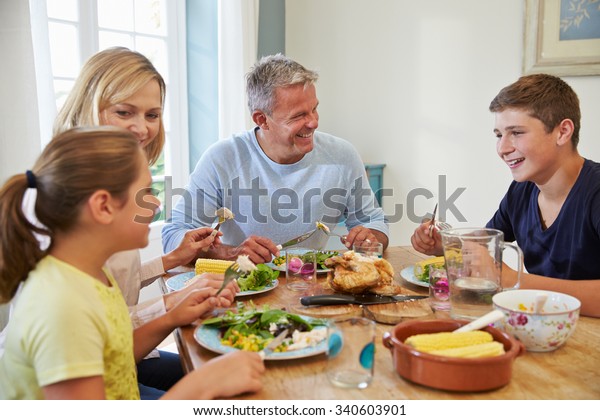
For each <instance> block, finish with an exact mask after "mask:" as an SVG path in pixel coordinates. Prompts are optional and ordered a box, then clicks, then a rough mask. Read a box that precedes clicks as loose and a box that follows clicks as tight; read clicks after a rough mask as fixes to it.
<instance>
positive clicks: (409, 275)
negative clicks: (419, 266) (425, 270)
mask: <svg viewBox="0 0 600 420" xmlns="http://www.w3.org/2000/svg"><path fill="white" fill-rule="evenodd" d="M400 275H401V276H402V278H403V279H404V280H406V281H407V282H409V283H412V284H416V285H417V286H422V287H427V288H429V283H427V282H426V281H422V280H419V279H418V278H416V277H415V266H414V265H409V266H408V267H405V268H403V269H402V271H400Z"/></svg>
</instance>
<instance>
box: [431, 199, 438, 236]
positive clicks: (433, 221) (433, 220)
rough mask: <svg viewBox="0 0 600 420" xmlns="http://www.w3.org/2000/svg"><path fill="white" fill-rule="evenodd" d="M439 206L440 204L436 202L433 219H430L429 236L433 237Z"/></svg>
mask: <svg viewBox="0 0 600 420" xmlns="http://www.w3.org/2000/svg"><path fill="white" fill-rule="evenodd" d="M437 208H438V205H437V203H436V205H435V207H434V208H433V214H432V216H431V220H430V221H429V237H430V238H431V237H433V228H434V227H435V215H436V213H437Z"/></svg>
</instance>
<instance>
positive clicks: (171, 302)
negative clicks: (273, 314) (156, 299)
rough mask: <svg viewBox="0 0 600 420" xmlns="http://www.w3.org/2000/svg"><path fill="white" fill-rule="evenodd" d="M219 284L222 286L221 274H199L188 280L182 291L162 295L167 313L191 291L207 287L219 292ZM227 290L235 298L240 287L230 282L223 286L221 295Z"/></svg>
mask: <svg viewBox="0 0 600 420" xmlns="http://www.w3.org/2000/svg"><path fill="white" fill-rule="evenodd" d="M221 284H223V274H214V273H203V274H199V275H197V276H195V277H194V278H192V279H191V280H189V281H188V285H187V286H185V287H184V288H183V289H181V290H177V291H176V292H171V293H167V294H165V295H163V300H164V302H165V308H166V309H167V311H169V310H171V308H173V307H174V306H175V305H177V304H178V303H179V302H181V301H182V300H183V298H184V297H186V296H187V295H188V293H190V291H191V290H194V289H204V288H207V287H208V288H211V289H214V290H219V288H220V287H221ZM227 290H229V291H230V292H231V294H232V296H234V297H235V295H236V294H237V293H239V292H240V287H239V286H238V284H237V282H235V281H232V282H231V283H229V284H228V285H227V286H225V290H224V291H223V292H221V293H225V291H227ZM219 296H220V295H219Z"/></svg>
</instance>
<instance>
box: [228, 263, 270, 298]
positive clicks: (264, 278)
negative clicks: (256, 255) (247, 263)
mask: <svg viewBox="0 0 600 420" xmlns="http://www.w3.org/2000/svg"><path fill="white" fill-rule="evenodd" d="M277 277H279V271H276V270H273V269H271V268H270V267H269V266H267V265H265V264H257V265H256V269H255V270H252V271H251V272H250V273H248V274H245V275H243V276H240V277H239V278H238V279H237V284H238V286H240V291H242V292H248V291H258V290H263V289H264V288H265V287H269V286H272V285H273V280H275V279H276V278H277Z"/></svg>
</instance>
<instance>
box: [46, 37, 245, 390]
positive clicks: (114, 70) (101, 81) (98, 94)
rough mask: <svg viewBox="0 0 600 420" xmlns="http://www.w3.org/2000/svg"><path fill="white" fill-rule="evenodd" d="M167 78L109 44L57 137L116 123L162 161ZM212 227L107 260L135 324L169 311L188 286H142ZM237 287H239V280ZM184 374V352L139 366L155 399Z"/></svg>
mask: <svg viewBox="0 0 600 420" xmlns="http://www.w3.org/2000/svg"><path fill="white" fill-rule="evenodd" d="M165 93H166V86H165V82H164V80H163V78H162V76H161V75H160V73H159V72H158V71H157V70H156V68H155V67H154V66H153V65H152V63H151V62H150V61H149V60H148V59H147V58H146V57H145V56H144V55H142V54H140V53H138V52H135V51H131V50H129V49H127V48H123V47H114V48H108V49H106V50H103V51H100V52H98V53H96V54H94V55H93V56H92V57H90V58H89V59H88V60H87V62H86V63H85V64H84V65H83V67H82V69H81V72H80V74H79V76H78V78H77V80H76V81H75V84H74V86H73V89H72V90H71V92H70V93H69V96H68V97H67V99H66V101H65V104H64V105H63V107H62V108H61V110H60V112H59V113H58V116H57V117H56V121H55V123H54V135H57V134H59V133H61V132H63V131H65V130H68V129H70V128H73V127H82V126H98V125H112V126H117V127H122V128H124V129H127V130H129V131H130V132H131V133H133V134H134V136H135V138H136V139H137V141H138V142H139V143H140V145H141V146H142V148H143V149H144V151H145V152H146V154H147V159H148V162H147V163H148V164H149V165H153V164H154V163H156V161H157V160H158V159H159V157H160V154H161V152H162V150H163V146H164V144H165V129H164V124H163V118H162V117H163V107H164V101H165ZM211 233H212V229H211V228H201V229H194V230H190V231H188V232H187V233H186V235H185V239H184V240H183V241H182V242H181V244H180V246H179V247H177V248H176V249H174V250H173V251H172V252H169V253H168V254H165V255H159V256H156V257H154V258H151V259H149V260H147V261H144V262H143V263H142V261H141V259H140V253H139V251H138V250H131V251H125V252H119V253H117V254H115V255H113V256H112V257H111V258H110V259H109V261H108V262H107V267H108V268H109V270H110V271H111V273H112V274H113V275H114V277H115V279H116V281H117V282H118V283H119V287H120V288H121V291H122V292H123V295H124V296H125V301H126V302H127V305H128V306H129V310H130V313H131V318H132V320H133V322H134V325H135V326H138V325H142V324H143V323H145V322H147V321H148V320H151V319H153V318H155V317H157V316H160V315H163V314H164V313H165V312H166V311H168V310H169V309H170V308H171V307H172V306H173V305H174V304H176V303H177V302H178V301H179V299H181V297H182V296H185V295H186V294H187V290H185V291H178V292H173V293H169V294H165V295H163V296H162V297H157V298H151V299H148V300H146V301H144V302H142V303H139V302H138V301H139V296H140V289H141V288H143V287H146V286H148V285H150V284H152V282H154V280H156V279H157V278H158V277H160V276H161V275H163V274H164V273H165V271H167V270H170V269H172V268H175V267H177V266H180V265H184V264H188V263H189V262H192V261H194V260H195V257H196V255H197V253H198V252H199V251H200V250H201V249H202V248H204V247H206V246H210V245H212V246H216V245H218V244H219V243H220V239H219V237H220V236H221V235H222V234H221V233H218V236H217V237H216V238H215V241H214V242H213V238H212V237H211V236H210V234H211ZM221 281H222V278H214V277H211V276H208V275H205V276H203V278H201V279H197V284H196V285H194V286H199V287H205V286H211V287H214V288H218V287H219V286H220V282H221ZM229 287H230V288H232V290H233V291H239V290H238V289H237V285H236V284H235V282H232V283H231V286H229ZM182 376H183V370H182V369H181V362H180V360H179V356H178V355H177V354H175V353H170V352H164V351H160V352H157V351H154V352H152V353H151V355H150V357H147V358H145V359H144V360H142V361H141V362H140V363H139V364H138V380H139V382H140V391H141V393H142V398H143V399H155V398H158V397H160V395H162V393H163V392H164V391H166V390H168V389H169V388H170V387H171V386H172V385H173V384H174V383H175V382H177V381H178V380H179V379H181V377H182Z"/></svg>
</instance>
